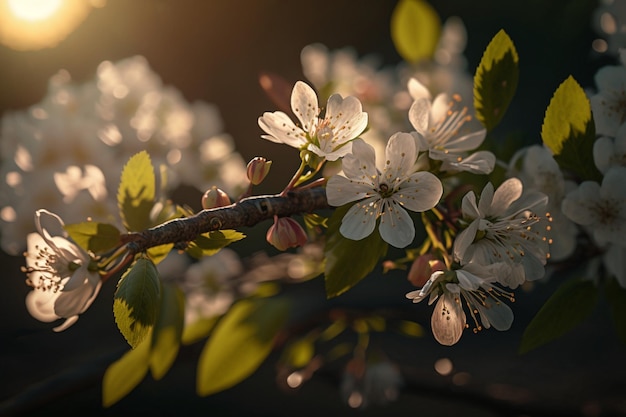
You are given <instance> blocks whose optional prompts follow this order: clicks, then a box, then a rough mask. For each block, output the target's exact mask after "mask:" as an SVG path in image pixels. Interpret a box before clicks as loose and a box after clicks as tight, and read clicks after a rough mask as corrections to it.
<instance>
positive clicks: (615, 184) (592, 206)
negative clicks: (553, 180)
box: [561, 166, 626, 246]
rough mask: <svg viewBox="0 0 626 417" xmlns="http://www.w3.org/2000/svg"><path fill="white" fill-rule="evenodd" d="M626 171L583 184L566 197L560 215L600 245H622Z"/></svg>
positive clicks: (618, 169)
mask: <svg viewBox="0 0 626 417" xmlns="http://www.w3.org/2000/svg"><path fill="white" fill-rule="evenodd" d="M624 178H626V167H621V166H620V167H613V168H611V169H609V170H608V171H607V173H606V174H605V175H604V178H603V179H602V185H600V184H598V183H597V182H595V181H584V182H582V183H581V184H580V185H579V186H578V188H577V189H575V190H574V191H571V192H570V193H568V194H567V196H565V199H564V200H563V202H562V203H561V209H562V210H563V213H564V214H565V215H566V216H567V217H568V218H569V219H570V220H572V221H573V222H575V223H578V224H580V225H582V226H584V227H587V228H589V230H590V231H591V233H592V234H593V237H594V238H595V240H596V241H597V242H598V244H600V245H604V244H605V243H616V244H619V245H622V246H625V245H624V236H625V233H626V186H625V183H624Z"/></svg>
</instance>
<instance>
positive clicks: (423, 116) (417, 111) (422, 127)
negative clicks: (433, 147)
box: [409, 98, 431, 136]
mask: <svg viewBox="0 0 626 417" xmlns="http://www.w3.org/2000/svg"><path fill="white" fill-rule="evenodd" d="M430 108H431V104H430V99H427V98H422V99H419V100H415V101H414V102H413V104H411V107H410V108H409V121H410V122H411V125H413V127H414V128H415V130H416V131H417V133H419V134H420V135H423V136H426V135H427V133H428V122H429V117H430Z"/></svg>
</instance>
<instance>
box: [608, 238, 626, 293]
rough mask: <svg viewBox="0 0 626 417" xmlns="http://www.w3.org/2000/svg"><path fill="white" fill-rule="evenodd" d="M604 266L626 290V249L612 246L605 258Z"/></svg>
mask: <svg viewBox="0 0 626 417" xmlns="http://www.w3.org/2000/svg"><path fill="white" fill-rule="evenodd" d="M603 261H604V265H606V269H607V270H608V271H609V273H611V274H613V275H614V276H615V278H616V279H617V282H619V285H620V286H621V287H622V288H626V247H624V246H620V245H615V244H612V245H610V246H609V249H608V250H607V251H606V252H605V253H604V256H603Z"/></svg>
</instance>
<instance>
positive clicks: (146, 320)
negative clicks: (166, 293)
mask: <svg viewBox="0 0 626 417" xmlns="http://www.w3.org/2000/svg"><path fill="white" fill-rule="evenodd" d="M160 293H161V290H160V281H159V274H158V272H157V269H156V267H155V265H154V263H153V262H152V261H151V260H150V259H149V258H147V257H145V256H141V257H139V258H138V259H137V260H136V261H135V263H134V264H133V265H132V266H131V267H130V268H128V270H127V271H126V272H125V273H124V275H122V278H121V279H120V281H119V282H118V283H117V290H116V291H115V297H114V300H113V314H114V315H115V323H116V324H117V327H118V328H119V330H120V332H121V333H122V335H124V338H125V339H126V341H127V342H128V344H129V345H131V346H132V347H133V348H135V347H137V346H138V345H139V343H141V341H142V340H143V339H144V338H145V337H146V336H147V335H148V333H149V332H150V330H151V329H152V327H153V326H154V324H155V323H156V320H157V314H158V311H159V308H158V307H159V297H160Z"/></svg>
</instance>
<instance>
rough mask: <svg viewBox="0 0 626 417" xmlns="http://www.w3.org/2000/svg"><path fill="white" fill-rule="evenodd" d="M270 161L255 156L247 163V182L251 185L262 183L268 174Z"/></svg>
mask: <svg viewBox="0 0 626 417" xmlns="http://www.w3.org/2000/svg"><path fill="white" fill-rule="evenodd" d="M271 166H272V161H268V160H267V159H265V158H263V157H262V156H255V157H254V158H252V159H251V160H250V162H248V169H247V173H248V180H249V181H250V182H251V183H252V184H253V185H259V184H261V183H262V182H263V180H264V179H265V177H266V176H267V174H268V173H269V172H270V167H271Z"/></svg>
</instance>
